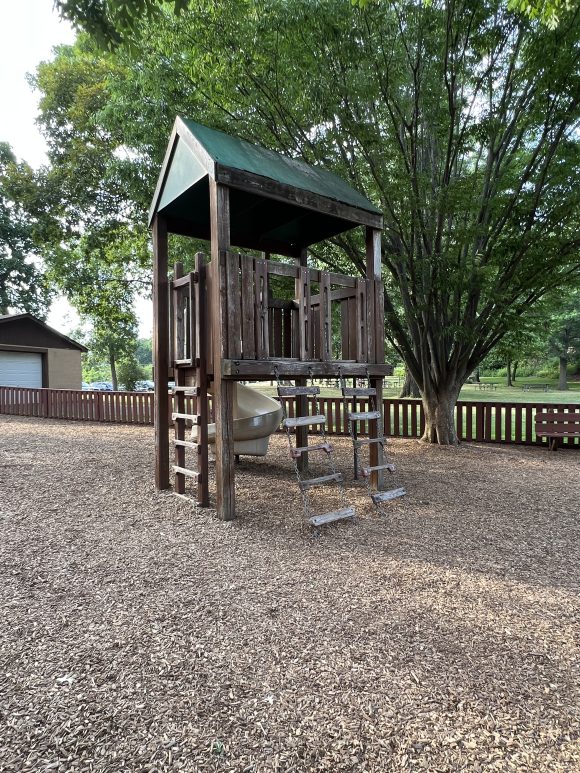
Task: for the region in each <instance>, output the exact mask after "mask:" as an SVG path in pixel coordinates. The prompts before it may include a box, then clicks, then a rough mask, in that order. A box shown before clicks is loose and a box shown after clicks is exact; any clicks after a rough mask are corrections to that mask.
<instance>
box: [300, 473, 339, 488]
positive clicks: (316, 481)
mask: <svg viewBox="0 0 580 773" xmlns="http://www.w3.org/2000/svg"><path fill="white" fill-rule="evenodd" d="M341 480H342V474H341V473H340V472H335V473H333V474H332V475H322V476H321V477H320V478H308V480H301V481H300V488H310V486H321V485H322V484H323V483H331V482H336V483H340V481H341Z"/></svg>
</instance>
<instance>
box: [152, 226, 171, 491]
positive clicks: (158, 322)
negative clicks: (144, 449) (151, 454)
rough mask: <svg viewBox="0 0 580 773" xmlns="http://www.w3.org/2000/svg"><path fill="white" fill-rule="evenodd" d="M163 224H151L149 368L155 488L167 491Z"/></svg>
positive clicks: (166, 319)
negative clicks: (151, 371) (152, 389)
mask: <svg viewBox="0 0 580 773" xmlns="http://www.w3.org/2000/svg"><path fill="white" fill-rule="evenodd" d="M167 260H168V258H167V224H166V222H165V220H164V219H163V218H162V217H161V216H160V215H156V216H155V219H154V221H153V366H154V382H155V406H154V421H155V487H156V488H158V489H168V488H169V485H170V484H169V391H168V379H167V373H168V370H169V282H168V278H167V269H168V264H167Z"/></svg>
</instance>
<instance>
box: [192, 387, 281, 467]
mask: <svg viewBox="0 0 580 773" xmlns="http://www.w3.org/2000/svg"><path fill="white" fill-rule="evenodd" d="M235 389H236V394H235V398H234V454H245V455H247V456H266V453H267V451H268V442H269V440H270V435H272V434H273V433H274V432H276V430H277V429H278V427H279V426H280V422H281V421H282V407H281V405H280V403H279V402H278V401H277V400H274V399H272V398H271V397H268V395H264V394H262V393H261V392H258V390H257V389H252V387H247V386H244V385H243V384H238V383H236V385H235ZM209 392H210V394H211V393H212V390H211V388H210V389H209ZM207 439H208V442H209V443H210V444H213V443H215V424H208V427H207Z"/></svg>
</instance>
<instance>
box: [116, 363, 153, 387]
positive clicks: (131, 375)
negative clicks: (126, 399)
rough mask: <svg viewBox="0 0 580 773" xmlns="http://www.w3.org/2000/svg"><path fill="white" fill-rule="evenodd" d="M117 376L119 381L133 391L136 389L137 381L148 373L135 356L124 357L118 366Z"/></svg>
mask: <svg viewBox="0 0 580 773" xmlns="http://www.w3.org/2000/svg"><path fill="white" fill-rule="evenodd" d="M117 378H118V379H119V383H120V384H123V386H124V387H125V389H127V390H128V391H129V392H132V391H133V390H134V389H135V384H136V383H137V381H142V380H143V379H145V378H147V374H146V372H145V370H144V369H143V368H142V366H141V365H139V363H138V362H137V359H136V358H135V357H131V358H129V359H124V360H121V361H120V362H119V365H118V368H117Z"/></svg>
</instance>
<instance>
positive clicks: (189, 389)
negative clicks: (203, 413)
mask: <svg viewBox="0 0 580 773" xmlns="http://www.w3.org/2000/svg"><path fill="white" fill-rule="evenodd" d="M171 391H172V392H173V394H174V395H176V394H178V393H180V394H182V395H185V396H186V397H199V395H200V392H201V389H200V388H199V387H197V386H174V387H172V388H171Z"/></svg>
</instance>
